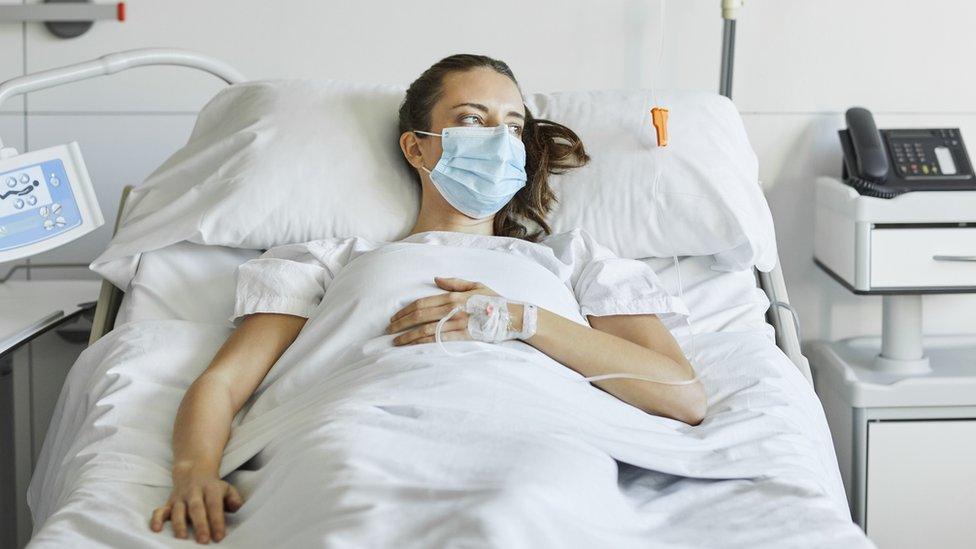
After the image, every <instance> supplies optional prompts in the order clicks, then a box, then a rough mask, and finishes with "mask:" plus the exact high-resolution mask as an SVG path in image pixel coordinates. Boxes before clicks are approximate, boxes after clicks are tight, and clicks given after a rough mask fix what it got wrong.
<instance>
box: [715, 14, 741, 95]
mask: <svg viewBox="0 0 976 549" xmlns="http://www.w3.org/2000/svg"><path fill="white" fill-rule="evenodd" d="M742 1H743V0H722V19H723V26H722V71H721V73H720V74H719V81H718V93H720V94H722V95H724V96H725V97H728V98H729V99H732V65H733V62H734V61H735V20H736V17H737V16H738V13H739V8H741V7H742Z"/></svg>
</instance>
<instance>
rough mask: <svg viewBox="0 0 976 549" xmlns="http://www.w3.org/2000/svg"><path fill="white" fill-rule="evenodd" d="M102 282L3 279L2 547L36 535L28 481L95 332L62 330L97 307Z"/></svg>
mask: <svg viewBox="0 0 976 549" xmlns="http://www.w3.org/2000/svg"><path fill="white" fill-rule="evenodd" d="M99 288H100V282H98V281H89V280H40V281H25V280H16V281H7V282H4V283H0V547H21V546H23V545H25V544H26V543H27V540H28V538H29V537H30V533H31V527H30V512H29V510H28V508H27V486H28V484H29V482H30V476H31V473H32V471H33V466H34V463H35V462H36V460H37V457H38V454H39V452H40V449H41V444H42V443H43V441H44V434H45V433H46V431H47V426H48V423H49V421H50V419H51V414H52V413H53V412H54V405H55V403H56V401H57V398H58V394H59V393H60V390H61V385H62V383H63V382H64V376H65V375H66V374H67V371H68V369H69V368H70V367H71V365H72V364H74V361H75V359H76V358H77V356H78V354H79V353H80V352H81V351H82V350H83V349H84V348H85V346H86V345H87V341H88V340H87V338H82V337H81V335H83V334H78V336H79V337H78V338H77V339H78V340H79V343H70V342H68V341H64V340H63V338H62V337H60V335H59V334H57V333H55V330H56V329H63V328H65V327H66V326H68V325H70V324H73V323H76V322H78V321H79V319H80V317H81V316H82V315H83V313H85V312H86V311H91V310H93V309H94V307H95V303H94V300H96V299H97V298H98V293H99Z"/></svg>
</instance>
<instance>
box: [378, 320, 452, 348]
mask: <svg viewBox="0 0 976 549" xmlns="http://www.w3.org/2000/svg"><path fill="white" fill-rule="evenodd" d="M436 329H437V323H436V322H428V323H427V324H424V325H423V326H418V327H416V328H414V329H412V330H408V331H406V332H403V333H402V334H400V335H398V336H397V337H395V338H393V344H394V345H410V344H411V343H419V341H418V340H420V339H422V338H429V341H434V331H435V330H436ZM456 331H457V332H460V331H463V335H465V336H467V334H468V319H466V318H452V319H451V320H448V321H447V322H445V323H444V326H443V328H441V336H442V339H447V338H448V335H447V334H448V333H451V332H456ZM451 337H452V338H454V336H451Z"/></svg>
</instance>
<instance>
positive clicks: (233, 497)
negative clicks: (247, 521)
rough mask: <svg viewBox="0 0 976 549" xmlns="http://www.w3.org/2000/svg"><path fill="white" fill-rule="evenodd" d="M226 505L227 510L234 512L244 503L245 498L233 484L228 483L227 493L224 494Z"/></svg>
mask: <svg viewBox="0 0 976 549" xmlns="http://www.w3.org/2000/svg"><path fill="white" fill-rule="evenodd" d="M224 505H225V506H226V507H227V511H229V512H231V513H233V512H235V511H237V510H238V509H240V508H241V506H243V505H244V498H242V497H241V493H240V492H238V491H237V488H234V485H233V484H228V485H227V494H226V495H225V496H224Z"/></svg>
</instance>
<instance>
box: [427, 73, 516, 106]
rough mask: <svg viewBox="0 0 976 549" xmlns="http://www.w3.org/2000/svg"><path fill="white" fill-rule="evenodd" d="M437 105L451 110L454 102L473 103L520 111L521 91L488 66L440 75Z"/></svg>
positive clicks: (513, 83) (455, 103)
mask: <svg viewBox="0 0 976 549" xmlns="http://www.w3.org/2000/svg"><path fill="white" fill-rule="evenodd" d="M441 92H442V94H443V95H442V96H441V100H440V101H438V107H439V108H440V109H442V110H445V111H446V110H451V109H452V108H453V107H455V106H456V105H460V104H464V103H473V104H479V105H485V106H487V107H488V108H490V109H498V110H506V111H507V110H513V111H517V112H519V113H523V112H524V107H523V105H522V94H521V92H520V91H519V89H518V86H516V85H515V82H512V79H511V78H509V77H507V76H505V75H504V74H500V73H498V72H495V71H494V70H491V69H474V70H470V71H464V72H455V73H452V74H449V75H447V76H445V77H444V83H443V88H442V90H441Z"/></svg>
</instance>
